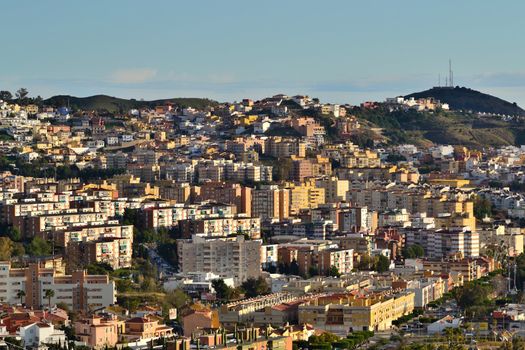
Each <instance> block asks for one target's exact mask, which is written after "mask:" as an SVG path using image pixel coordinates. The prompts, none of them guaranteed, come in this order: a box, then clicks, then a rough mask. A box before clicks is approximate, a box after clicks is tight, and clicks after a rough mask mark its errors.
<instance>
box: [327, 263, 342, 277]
mask: <svg viewBox="0 0 525 350" xmlns="http://www.w3.org/2000/svg"><path fill="white" fill-rule="evenodd" d="M327 275H328V276H331V277H339V276H341V274H340V273H339V269H338V268H337V266H334V265H332V266H330V269H329V270H328V273H327Z"/></svg>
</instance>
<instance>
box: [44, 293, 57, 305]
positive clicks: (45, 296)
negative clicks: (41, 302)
mask: <svg viewBox="0 0 525 350" xmlns="http://www.w3.org/2000/svg"><path fill="white" fill-rule="evenodd" d="M54 296H55V291H54V290H52V289H46V291H45V293H44V298H47V301H48V306H49V308H50V309H51V298H52V297H54Z"/></svg>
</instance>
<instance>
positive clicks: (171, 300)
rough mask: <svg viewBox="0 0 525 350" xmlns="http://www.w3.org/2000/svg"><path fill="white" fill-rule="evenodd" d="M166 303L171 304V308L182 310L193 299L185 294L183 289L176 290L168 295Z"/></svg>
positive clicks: (165, 299)
mask: <svg viewBox="0 0 525 350" xmlns="http://www.w3.org/2000/svg"><path fill="white" fill-rule="evenodd" d="M164 301H165V302H166V303H167V304H169V305H170V306H171V307H176V308H177V309H180V308H181V307H183V306H184V305H186V304H187V303H189V302H190V301H191V298H190V297H189V296H188V294H186V293H184V291H183V290H182V289H178V288H177V289H174V290H172V291H171V292H169V293H167V294H166V297H165V298H164Z"/></svg>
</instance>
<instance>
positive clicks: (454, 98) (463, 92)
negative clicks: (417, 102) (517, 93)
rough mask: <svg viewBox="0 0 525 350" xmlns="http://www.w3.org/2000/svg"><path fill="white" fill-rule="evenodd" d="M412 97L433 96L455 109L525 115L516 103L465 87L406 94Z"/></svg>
mask: <svg viewBox="0 0 525 350" xmlns="http://www.w3.org/2000/svg"><path fill="white" fill-rule="evenodd" d="M410 97H414V98H423V97H433V98H435V99H438V100H440V101H441V102H443V103H448V104H449V106H450V108H451V109H453V110H462V111H473V112H485V113H492V114H506V115H525V110H523V109H522V108H520V107H519V106H518V105H517V104H516V103H511V102H508V101H505V100H503V99H501V98H498V97H495V96H492V95H488V94H484V93H482V92H479V91H476V90H472V89H469V88H465V87H455V88H446V87H434V88H432V89H429V90H425V91H421V92H416V93H412V94H410V95H407V96H405V98H410Z"/></svg>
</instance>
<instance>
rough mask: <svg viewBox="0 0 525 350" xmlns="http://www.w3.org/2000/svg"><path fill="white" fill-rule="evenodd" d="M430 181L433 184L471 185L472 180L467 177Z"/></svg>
mask: <svg viewBox="0 0 525 350" xmlns="http://www.w3.org/2000/svg"><path fill="white" fill-rule="evenodd" d="M428 182H430V183H431V184H432V185H440V186H450V187H465V186H468V185H470V180H465V179H430V180H428Z"/></svg>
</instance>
